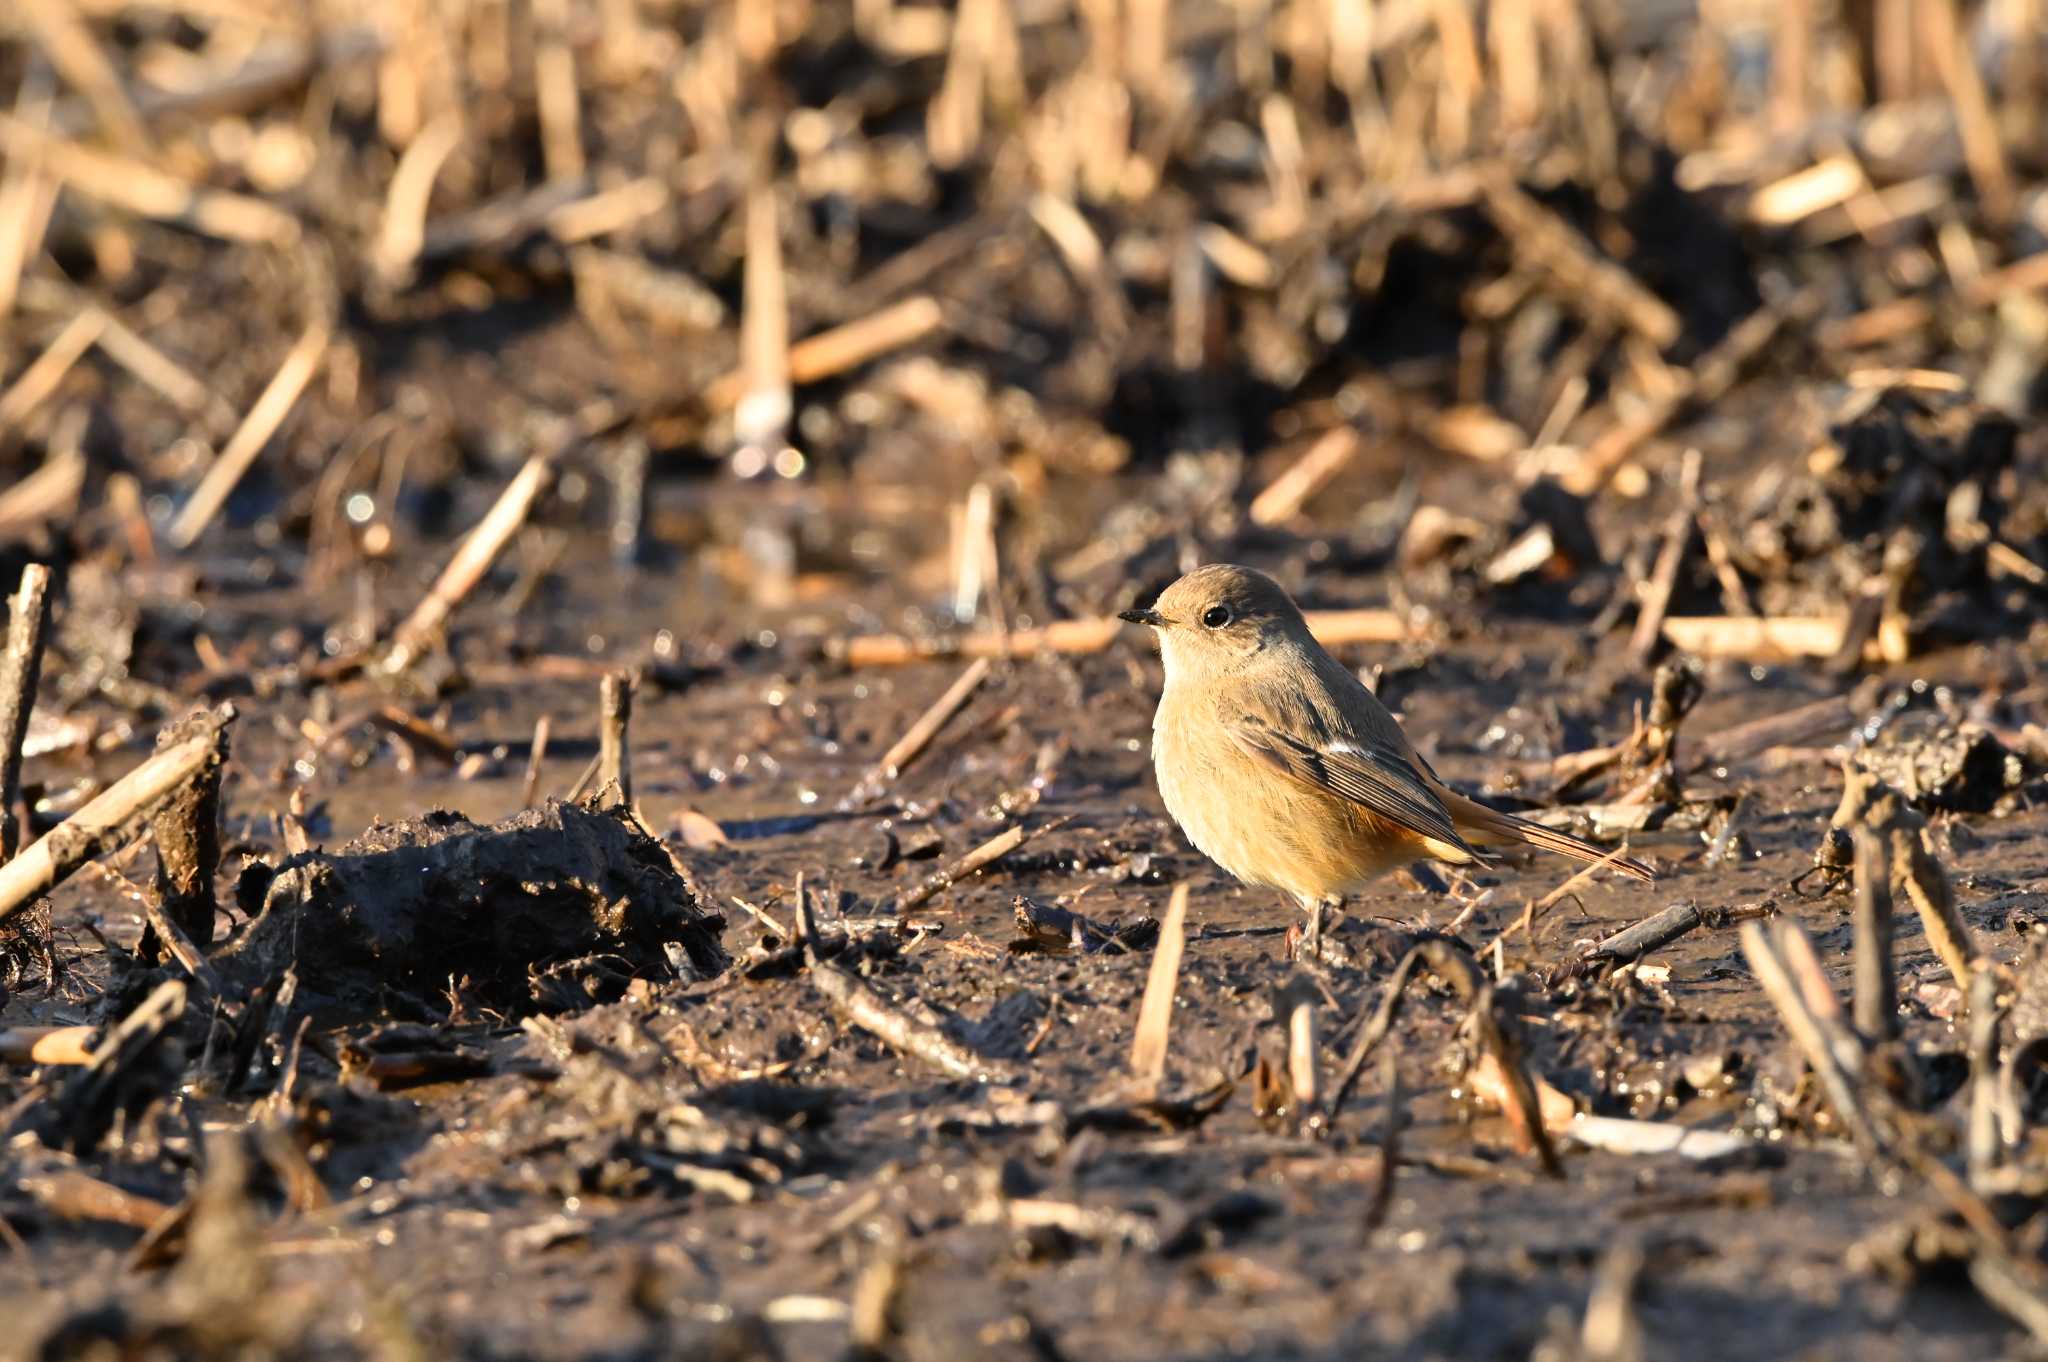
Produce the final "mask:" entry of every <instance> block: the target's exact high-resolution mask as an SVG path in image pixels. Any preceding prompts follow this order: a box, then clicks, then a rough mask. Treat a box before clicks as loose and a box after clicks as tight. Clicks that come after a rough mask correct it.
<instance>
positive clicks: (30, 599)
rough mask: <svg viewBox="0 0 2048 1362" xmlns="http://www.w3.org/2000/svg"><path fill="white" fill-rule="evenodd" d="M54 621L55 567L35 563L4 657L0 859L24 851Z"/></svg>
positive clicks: (24, 577) (13, 604) (0, 666)
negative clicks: (47, 639) (27, 750)
mask: <svg viewBox="0 0 2048 1362" xmlns="http://www.w3.org/2000/svg"><path fill="white" fill-rule="evenodd" d="M49 618H50V569H49V568H47V567H45V566H43V565H42V564H41V563H30V564H29V565H28V566H27V567H24V568H23V569H22V570H21V585H20V586H19V587H18V588H16V589H15V592H14V595H13V596H12V597H10V598H9V599H8V602H7V652H6V654H5V655H4V656H0V861H8V860H12V859H13V858H14V853H15V852H17V851H19V850H20V849H21V823H20V820H19V819H18V818H17V817H16V816H15V807H16V806H17V805H19V804H20V803H21V743H22V739H23V738H24V737H26V736H27V734H28V719H29V711H30V710H32V709H33V708H34V707H35V701H36V684H37V682H38V681H39V680H40V679H41V678H42V673H43V635H44V631H45V628H46V626H47V625H48V623H49Z"/></svg>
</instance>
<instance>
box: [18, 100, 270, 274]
mask: <svg viewBox="0 0 2048 1362" xmlns="http://www.w3.org/2000/svg"><path fill="white" fill-rule="evenodd" d="M0 151H4V152H6V153H7V155H8V156H9V157H17V156H19V157H29V156H37V155H40V156H41V157H42V158H43V165H44V167H45V168H46V169H48V170H49V171H50V172H51V173H53V174H55V175H57V176H58V177H60V178H61V179H62V180H63V181H64V183H65V184H67V185H69V186H70V187H71V188H73V189H75V190H77V191H78V192H79V193H81V194H83V195H85V196H86V197H87V198H93V199H98V200H100V201H101V202H103V203H107V204H110V205H111V206H113V207H115V208H119V209H123V210H125V211H127V212H130V213H134V214H135V215H136V216H138V217H145V218H155V219H158V220H160V221H164V222H173V223H177V224H179V225H181V226H184V227H189V228H191V229H192V230H193V231H195V232H200V233H203V234H204V235H207V236H211V237H217V238H219V239H220V240H223V241H247V242H255V243H259V244H266V245H273V246H290V245H292V244H293V243H294V242H296V241H297V240H298V238H299V220H298V219H297V218H295V217H293V216H292V215H291V214H290V213H287V212H285V211H284V210H283V209H281V208H278V207H277V206H275V205H274V204H270V203H266V202H265V201H264V200H262V199H258V198H251V197H250V196H249V195H247V194H235V193H230V192H228V191H226V190H220V189H203V188H200V187H199V186H197V185H194V184H192V183H190V182H189V181H186V180H183V179H180V178H179V177H177V176H176V175H172V174H170V173H168V172H166V171H163V170H159V169H157V168H156V167H155V166H152V165H148V164H145V163H144V162H142V161H139V160H137V159H135V158H134V157H131V156H120V155H116V154H115V153H113V152H106V151H96V150H94V149H92V148H90V147H87V146H84V145H82V144H80V143H78V142H73V141H68V140H66V139H64V138H62V137H59V136H55V135H53V134H51V133H47V132H44V131H42V130H41V129H40V128H37V127H35V126H33V125H32V124H29V123H26V122H23V121H22V120H21V119H19V118H16V117H14V116H13V115H11V114H4V113H0Z"/></svg>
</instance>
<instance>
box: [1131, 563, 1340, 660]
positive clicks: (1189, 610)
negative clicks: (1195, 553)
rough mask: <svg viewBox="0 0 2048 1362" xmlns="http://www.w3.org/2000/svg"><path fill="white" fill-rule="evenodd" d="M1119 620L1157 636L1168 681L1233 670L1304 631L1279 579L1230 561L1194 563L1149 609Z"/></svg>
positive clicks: (1304, 627)
mask: <svg viewBox="0 0 2048 1362" xmlns="http://www.w3.org/2000/svg"><path fill="white" fill-rule="evenodd" d="M1121 618H1123V619H1126V620H1128V621H1130V622H1131V623H1132V624H1143V625H1146V626H1147V627H1149V628H1150V629H1151V630H1152V632H1153V633H1154V634H1157V635H1158V636H1159V652H1160V656H1161V657H1163V658H1164V659H1165V661H1166V678H1167V680H1168V682H1169V683H1170V682H1172V681H1174V680H1176V679H1180V678H1189V679H1200V678H1202V677H1205V676H1214V675H1218V674H1220V673H1223V672H1231V671H1237V670H1239V669H1240V668H1242V667H1244V666H1246V665H1249V664H1250V663H1252V662H1254V661H1255V660H1256V659H1258V658H1259V657H1260V656H1261V655H1262V654H1265V653H1266V652H1267V651H1268V650H1269V649H1271V648H1273V647H1274V645H1276V644H1279V643H1282V642H1286V641H1291V640H1295V639H1298V638H1300V637H1302V636H1303V635H1305V633H1306V631H1307V626H1306V625H1305V624H1304V623H1303V622H1302V618H1301V611H1300V610H1298V609H1296V608H1295V605H1294V602H1293V601H1291V600H1289V599H1288V597H1287V593H1286V591H1284V590H1283V589H1282V588H1281V586H1280V583H1278V582H1276V581H1274V580H1273V579H1272V578H1271V577H1268V576H1267V575H1266V574H1265V573H1263V572H1260V571H1258V570H1257V569H1256V568H1248V567H1238V566H1237V565H1236V564H1234V563H1211V564H1209V565H1208V566H1206V567H1198V568H1196V569H1195V570H1194V571H1193V572H1190V573H1188V574H1187V575H1186V576H1184V577H1182V578H1181V579H1180V580H1179V581H1177V582H1175V583H1174V584H1173V585H1172V586H1169V587H1167V588H1166V590H1164V591H1162V592H1160V593H1159V599H1158V600H1156V601H1154V602H1153V603H1152V607H1151V609H1149V610H1126V611H1124V612H1123V614H1122V616H1121Z"/></svg>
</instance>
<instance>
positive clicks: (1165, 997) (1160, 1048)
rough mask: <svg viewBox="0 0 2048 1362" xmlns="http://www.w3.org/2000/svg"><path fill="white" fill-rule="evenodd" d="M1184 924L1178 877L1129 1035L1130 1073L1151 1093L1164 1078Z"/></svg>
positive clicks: (1184, 900) (1184, 899)
mask: <svg viewBox="0 0 2048 1362" xmlns="http://www.w3.org/2000/svg"><path fill="white" fill-rule="evenodd" d="M1187 925H1188V886H1187V882H1186V881H1182V882H1181V883H1179V884H1176V885H1175V886H1174V887H1173V897H1172V898H1171V899H1169V900H1168V901H1167V904H1166V916H1165V918H1164V919H1162V920H1161V922H1160V924H1159V944H1158V945H1156V946H1154V947H1153V948H1152V968H1151V970H1150V972H1148V973H1147V974H1146V976H1145V997H1144V1000H1143V1001H1142V1002H1141V1003H1139V1005H1138V1028H1137V1031H1136V1033H1135V1034H1134V1035H1133V1036H1132V1037H1131V1076H1132V1077H1133V1078H1135V1079H1137V1081H1138V1082H1139V1084H1140V1085H1142V1086H1143V1087H1145V1088H1146V1089H1147V1090H1148V1091H1151V1092H1153V1093H1156V1092H1157V1091H1158V1090H1159V1085H1160V1083H1161V1082H1163V1081H1164V1080H1165V1078H1166V1051H1167V1046H1168V1043H1169V1042H1170V1041H1171V1039H1172V1035H1173V998H1174V993H1175V991H1176V990H1177V989H1178V988H1179V986H1180V961H1181V954H1182V952H1183V950H1184V949H1185V948H1186V946H1187Z"/></svg>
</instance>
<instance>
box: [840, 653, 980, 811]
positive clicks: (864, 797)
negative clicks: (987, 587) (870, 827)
mask: <svg viewBox="0 0 2048 1362" xmlns="http://www.w3.org/2000/svg"><path fill="white" fill-rule="evenodd" d="M993 669H994V666H993V664H992V663H991V662H990V661H989V660H988V659H987V658H985V657H984V658H978V659H976V660H975V661H974V662H973V663H972V664H971V665H970V666H969V667H968V668H967V670H966V671H964V672H962V673H960V675H959V677H958V678H957V679H956V680H955V681H954V682H953V684H952V685H951V686H948V687H947V688H946V693H945V694H943V695H941V696H940V697H939V698H938V699H936V700H934V701H932V703H931V706H930V708H928V709H926V710H925V712H924V713H923V714H921V715H919V716H918V718H917V722H916V723H913V724H912V725H911V726H910V727H909V728H908V729H907V730H905V731H904V734H903V736H902V737H900V738H898V739H897V740H896V742H895V744H894V745H893V746H891V747H890V748H889V750H888V751H887V752H885V753H883V754H882V759H881V760H880V761H878V762H876V763H875V764H874V766H873V767H872V768H871V769H870V770H869V771H868V773H867V774H866V775H864V776H862V777H861V779H860V783H859V784H858V785H855V786H854V787H853V789H852V791H851V792H849V793H848V794H847V796H846V797H845V798H844V799H842V800H840V801H839V807H840V808H842V809H850V808H855V807H857V806H859V805H861V804H865V803H867V802H868V801H869V800H871V799H873V798H874V797H875V796H876V795H878V794H880V793H881V791H882V787H883V786H885V785H887V784H888V783H890V782H891V781H893V780H895V779H896V778H897V777H898V776H900V775H902V774H903V772H904V771H905V770H906V769H907V768H908V767H909V766H910V763H911V762H913V761H916V760H917V758H918V755H919V754H920V753H922V752H923V751H924V749H925V748H926V747H928V746H929V745H930V744H931V740H932V739H933V738H935V737H937V736H938V734H939V730H940V729H942V728H944V727H945V726H946V725H947V723H949V722H950V721H951V720H952V718H953V716H954V715H955V714H958V713H959V712H960V710H961V708H962V707H963V706H965V705H966V703H967V702H968V701H969V700H971V699H972V698H974V692H975V691H976V690H977V689H979V688H980V686H981V683H982V682H983V681H985V680H987V679H988V674H989V672H990V671H992V670H993Z"/></svg>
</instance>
